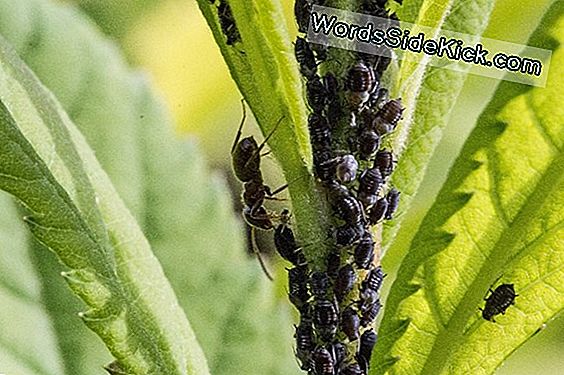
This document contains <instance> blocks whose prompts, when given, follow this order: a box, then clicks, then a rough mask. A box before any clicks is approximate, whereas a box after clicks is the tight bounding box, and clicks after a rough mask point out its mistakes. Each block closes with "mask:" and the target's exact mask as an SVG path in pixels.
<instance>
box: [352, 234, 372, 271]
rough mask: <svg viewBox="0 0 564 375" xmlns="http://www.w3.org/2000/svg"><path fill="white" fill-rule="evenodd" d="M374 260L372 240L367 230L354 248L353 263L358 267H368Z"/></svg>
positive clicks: (365, 268)
mask: <svg viewBox="0 0 564 375" xmlns="http://www.w3.org/2000/svg"><path fill="white" fill-rule="evenodd" d="M373 260H374V240H373V239H372V235H371V234H370V233H369V232H367V233H366V234H365V235H364V236H363V237H362V239H361V240H360V242H359V243H358V245H356V247H355V249H354V263H355V264H356V266H357V267H358V268H360V269H364V270H367V269H370V268H371V267H372V262H373Z"/></svg>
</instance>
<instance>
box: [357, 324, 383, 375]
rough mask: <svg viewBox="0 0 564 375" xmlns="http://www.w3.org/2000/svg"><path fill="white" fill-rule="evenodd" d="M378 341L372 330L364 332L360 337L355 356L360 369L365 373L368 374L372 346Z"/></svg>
mask: <svg viewBox="0 0 564 375" xmlns="http://www.w3.org/2000/svg"><path fill="white" fill-rule="evenodd" d="M377 340H378V336H377V335H376V333H375V332H374V330H372V329H370V330H368V331H365V332H364V333H363V334H362V336H360V347H359V348H358V354H357V356H356V358H357V360H358V363H359V364H360V367H361V368H362V369H363V370H364V372H365V373H368V368H369V367H370V358H371V357H372V350H373V349H374V345H376V341H377Z"/></svg>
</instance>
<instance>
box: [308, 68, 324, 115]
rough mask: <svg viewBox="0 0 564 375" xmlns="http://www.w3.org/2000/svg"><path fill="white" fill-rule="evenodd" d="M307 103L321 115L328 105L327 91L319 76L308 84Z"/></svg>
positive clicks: (313, 77)
mask: <svg viewBox="0 0 564 375" xmlns="http://www.w3.org/2000/svg"><path fill="white" fill-rule="evenodd" d="M306 94H307V102H308V104H309V106H310V107H311V109H313V112H317V113H321V112H322V111H323V109H324V108H325V104H326V103H327V90H326V89H325V86H324V85H323V83H322V82H321V78H319V76H318V75H313V76H312V77H310V78H309V79H308V81H307V83H306Z"/></svg>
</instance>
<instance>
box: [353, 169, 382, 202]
mask: <svg viewBox="0 0 564 375" xmlns="http://www.w3.org/2000/svg"><path fill="white" fill-rule="evenodd" d="M359 181H360V184H359V186H358V199H359V200H360V202H362V204H363V205H364V207H366V208H368V207H370V206H372V205H373V204H374V203H376V201H377V200H378V193H379V192H380V189H381V188H382V186H383V184H384V179H383V178H382V174H381V173H380V170H379V169H378V168H369V169H366V170H365V171H364V172H362V174H361V175H360V178H359Z"/></svg>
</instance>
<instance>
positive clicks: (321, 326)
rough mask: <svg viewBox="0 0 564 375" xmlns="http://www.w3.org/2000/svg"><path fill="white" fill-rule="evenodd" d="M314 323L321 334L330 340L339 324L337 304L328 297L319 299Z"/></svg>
mask: <svg viewBox="0 0 564 375" xmlns="http://www.w3.org/2000/svg"><path fill="white" fill-rule="evenodd" d="M313 323H314V325H315V328H316V330H317V332H318V333H319V335H320V336H321V337H322V338H323V339H324V340H329V339H330V338H331V337H332V336H333V335H335V332H336V331H337V325H338V324H339V312H338V307H337V305H335V304H334V303H333V302H331V301H329V300H326V299H321V300H318V301H317V303H316V304H315V306H314V310H313Z"/></svg>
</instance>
